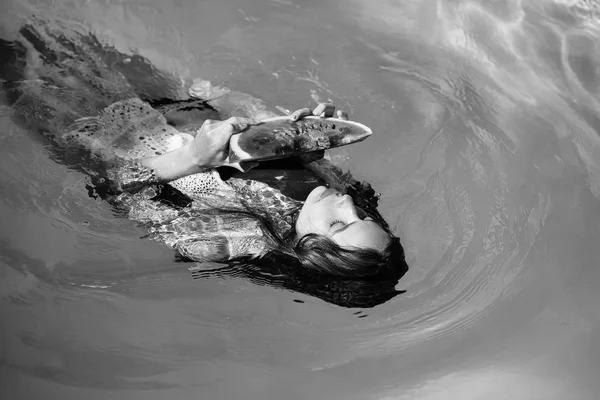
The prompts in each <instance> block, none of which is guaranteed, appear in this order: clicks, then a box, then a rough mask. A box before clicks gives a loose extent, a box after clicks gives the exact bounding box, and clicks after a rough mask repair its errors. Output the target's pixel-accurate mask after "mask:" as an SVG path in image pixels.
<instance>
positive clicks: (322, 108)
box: [290, 103, 348, 121]
mask: <svg viewBox="0 0 600 400" xmlns="http://www.w3.org/2000/svg"><path fill="white" fill-rule="evenodd" d="M334 111H335V106H334V105H333V104H331V103H319V105H318V106H316V107H315V108H314V109H313V110H311V109H310V108H301V109H300V110H296V111H294V112H293V113H291V114H290V119H291V120H292V121H298V120H299V119H302V118H303V117H306V116H308V115H315V116H318V117H322V118H331V117H333V113H334ZM336 114H337V117H338V118H339V119H343V120H345V121H347V120H348V114H347V113H346V112H344V111H342V110H338V111H337V113H336Z"/></svg>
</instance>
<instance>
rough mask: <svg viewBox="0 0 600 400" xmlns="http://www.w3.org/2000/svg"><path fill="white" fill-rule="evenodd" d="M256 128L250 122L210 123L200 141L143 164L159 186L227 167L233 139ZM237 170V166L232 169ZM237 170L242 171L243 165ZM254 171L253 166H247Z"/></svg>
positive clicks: (203, 126)
mask: <svg viewBox="0 0 600 400" xmlns="http://www.w3.org/2000/svg"><path fill="white" fill-rule="evenodd" d="M253 124H256V122H254V121H253V120H251V119H249V118H229V119H228V120H226V121H213V120H206V121H205V122H204V124H202V126H201V127H200V129H199V130H198V133H196V137H194V138H193V139H192V140H190V141H189V142H188V143H186V144H185V145H183V146H182V147H179V148H177V149H175V150H173V151H170V152H168V153H165V154H161V155H158V156H153V157H148V158H145V159H143V160H142V164H143V165H144V166H146V167H148V168H150V169H152V170H153V171H154V174H155V176H156V178H157V180H158V181H159V182H170V181H173V180H175V179H179V178H182V177H184V176H188V175H192V174H197V173H198V172H201V171H204V170H206V169H208V168H215V167H220V166H222V165H229V164H227V156H228V149H229V139H230V138H231V135H233V134H235V133H239V132H242V131H243V130H244V129H246V128H247V127H248V126H249V125H253ZM232 166H234V165H232ZM235 167H236V168H239V169H242V168H243V167H242V166H240V165H239V164H237V165H235ZM244 167H245V168H247V169H248V168H251V167H252V165H244Z"/></svg>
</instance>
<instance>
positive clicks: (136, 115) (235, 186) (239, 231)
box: [62, 98, 301, 261]
mask: <svg viewBox="0 0 600 400" xmlns="http://www.w3.org/2000/svg"><path fill="white" fill-rule="evenodd" d="M183 135H185V134H183ZM183 135H182V134H181V133H179V131H177V129H175V128H173V127H172V126H170V125H168V124H167V121H166V119H165V118H164V116H163V115H162V114H161V113H160V112H158V111H156V110H154V109H153V108H152V107H150V105H149V104H147V103H145V102H143V101H141V100H140V99H135V98H134V99H129V100H124V101H120V102H116V103H114V104H112V105H110V106H108V107H107V108H105V109H104V110H103V111H102V113H101V114H100V115H99V116H97V117H87V118H83V119H80V120H78V121H76V122H75V123H74V124H73V126H72V128H71V129H70V130H68V131H67V132H66V133H65V134H64V135H62V141H63V142H64V144H65V145H67V146H84V147H85V148H86V149H87V150H89V151H90V152H92V153H93V155H94V156H96V157H99V158H100V159H101V160H102V161H103V162H106V163H107V164H108V165H109V166H110V167H109V171H108V175H109V177H110V179H111V180H112V184H113V185H115V186H117V187H119V188H122V189H125V191H124V192H123V193H121V194H119V195H118V196H115V197H114V198H112V199H111V201H112V202H113V203H115V204H116V205H118V206H119V207H122V208H124V209H125V210H126V212H127V215H128V217H129V218H130V219H132V220H135V221H138V222H140V223H143V224H144V225H145V226H146V227H147V228H148V232H149V234H148V236H149V237H150V238H152V239H154V240H157V241H160V242H163V243H165V244H167V245H168V246H170V247H172V248H173V249H175V250H177V251H178V252H179V253H180V254H181V255H182V256H184V257H185V258H188V259H191V260H194V261H227V260H231V259H234V258H239V257H244V256H253V257H257V256H261V255H263V254H264V253H265V252H267V251H268V250H269V248H268V246H267V241H266V240H265V238H264V234H263V230H262V229H261V226H260V223H259V221H258V220H257V219H256V218H254V217H253V216H251V215H249V214H248V213H252V214H258V215H260V216H262V217H263V218H265V219H267V220H268V221H269V223H270V224H271V226H273V227H274V229H275V231H276V233H277V234H278V235H280V236H281V237H285V236H287V235H289V233H290V232H291V231H292V216H293V214H294V213H295V212H296V211H297V210H298V208H299V205H300V204H301V203H299V202H297V201H294V200H292V199H290V198H288V197H286V196H284V195H283V194H281V193H280V192H279V191H277V190H275V189H273V188H271V187H270V186H268V185H266V184H264V183H261V182H256V181H252V180H242V179H236V178H231V179H229V180H228V181H227V182H224V181H223V180H222V179H221V178H220V176H219V174H218V172H217V171H216V170H214V169H211V170H207V171H205V172H201V173H198V174H194V175H190V176H186V177H184V178H181V179H178V180H175V181H173V182H170V186H172V187H174V188H175V189H177V190H179V191H180V192H181V193H183V194H184V195H186V196H188V197H189V198H190V199H191V200H192V201H191V202H190V203H189V204H188V205H187V206H185V207H183V208H179V207H177V208H176V207H173V206H171V205H168V204H164V203H161V202H159V201H156V200H155V198H156V197H157V196H158V193H159V191H160V189H159V188H158V187H157V185H155V184H154V183H155V182H153V179H152V174H151V173H149V171H147V169H145V168H144V167H142V166H141V165H140V164H139V163H138V162H137V161H136V160H139V159H141V158H144V157H150V156H154V155H157V154H163V153H165V152H168V151H170V150H173V149H175V148H178V147H180V146H181V145H183V143H184V142H185V140H186V138H185V137H184V136H183Z"/></svg>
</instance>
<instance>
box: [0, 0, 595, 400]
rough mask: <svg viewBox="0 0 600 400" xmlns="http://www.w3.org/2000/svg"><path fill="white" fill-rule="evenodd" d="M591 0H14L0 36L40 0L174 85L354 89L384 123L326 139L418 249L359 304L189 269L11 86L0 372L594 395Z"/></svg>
mask: <svg viewBox="0 0 600 400" xmlns="http://www.w3.org/2000/svg"><path fill="white" fill-rule="evenodd" d="M595 4H596V3H594V2H591V1H590V2H586V1H560V2H558V1H557V2H550V1H538V2H521V1H517V0H504V1H497V2H474V1H471V2H466V1H432V0H423V1H411V2H392V1H388V0H375V1H369V2H364V1H359V0H354V1H352V2H339V1H334V0H330V1H327V2H312V1H289V2H288V1H259V0H252V1H241V0H239V1H235V0H231V1H228V2H218V1H209V2H200V3H198V2H194V1H191V0H181V1H172V2H165V3H161V2H153V3H140V2H127V3H125V2H111V1H108V2H102V1H90V2H87V3H86V5H85V7H84V6H82V5H79V4H72V3H71V2H63V3H57V2H55V3H53V4H52V5H45V4H37V2H29V3H27V4H18V2H14V3H10V4H9V5H7V9H8V10H9V12H8V13H7V14H5V15H4V16H2V17H1V19H0V20H1V21H2V29H1V30H0V32H1V33H2V37H3V38H13V37H14V35H15V32H16V28H17V27H18V24H17V23H16V20H17V19H18V18H17V17H24V16H27V15H29V13H31V12H32V11H35V12H36V13H37V14H38V15H39V14H43V15H46V16H48V17H52V18H53V19H54V18H57V19H59V20H68V21H79V22H80V23H81V24H82V27H79V28H77V29H91V30H93V31H94V32H95V34H96V35H97V37H99V38H101V39H102V40H105V41H107V42H108V43H111V44H113V45H115V46H116V47H117V49H119V50H121V51H129V50H130V49H135V51H138V52H139V53H140V54H141V55H143V56H145V57H148V58H149V59H150V60H151V61H152V62H153V63H154V64H155V65H156V66H157V67H159V68H161V69H163V70H166V71H169V72H171V73H174V74H176V75H178V76H181V77H182V84H185V83H186V82H189V81H190V80H191V79H192V78H195V77H202V78H204V79H210V80H211V81H213V82H214V83H216V84H223V85H225V86H228V87H231V88H233V89H236V90H239V91H242V92H246V93H249V94H251V95H253V96H255V97H258V98H260V99H263V100H264V101H265V102H266V103H267V104H269V105H270V106H271V107H275V106H280V107H284V108H288V109H292V108H294V107H297V106H298V105H305V104H307V103H309V104H312V102H314V101H319V100H326V99H331V100H333V101H334V102H335V103H336V104H338V105H340V106H341V107H342V108H345V109H347V110H349V111H351V115H352V117H353V118H355V119H357V120H359V121H361V122H364V123H366V124H367V125H369V126H371V127H372V128H373V131H374V132H375V135H374V136H373V137H372V138H370V139H369V140H368V141H366V142H364V143H361V145H360V146H353V147H349V148H344V149H338V150H336V151H335V152H334V154H333V155H332V157H333V158H334V159H335V160H336V161H337V162H338V163H339V164H340V165H342V166H344V167H345V168H349V169H351V170H352V171H353V174H354V175H355V176H357V177H359V178H362V179H366V180H368V181H370V182H372V183H373V185H374V187H376V188H377V189H378V190H379V191H381V192H382V193H383V197H382V212H383V214H384V216H385V217H386V219H387V220H389V221H391V222H392V226H393V227H394V229H395V231H396V233H397V234H399V235H400V236H401V237H402V240H403V243H404V245H405V249H406V250H407V256H408V260H409V265H410V270H409V272H408V273H407V274H406V276H405V277H404V279H403V280H402V281H401V282H400V284H399V286H398V288H399V289H403V290H406V293H405V294H404V295H402V296H399V297H397V298H395V299H394V300H392V301H390V302H388V303H385V304H383V305H381V306H379V307H377V308H375V309H372V310H342V309H340V308H336V307H335V306H332V305H329V304H325V303H323V302H320V301H318V300H316V299H313V298H310V297H306V296H301V295H298V294H295V293H290V292H285V291H281V290H277V289H275V288H269V287H263V286H257V285H254V284H252V283H250V282H247V281H244V280H242V279H222V278H217V277H215V278H213V279H207V280H202V281H191V280H190V279H188V277H187V275H186V273H185V271H184V272H182V271H181V268H182V267H181V266H180V265H177V263H174V262H173V260H172V254H171V253H170V252H169V251H168V250H166V249H164V248H162V247H161V246H159V245H157V244H155V243H150V242H146V241H144V240H143V239H140V238H139V237H140V236H141V235H142V234H143V232H142V231H141V230H140V229H138V228H137V227H135V226H133V225H132V224H130V223H129V222H128V221H124V220H122V219H117V218H115V217H114V215H113V213H112V211H111V210H110V209H108V206H107V205H106V204H103V203H102V202H99V201H94V200H92V199H90V198H89V197H88V196H87V192H86V190H85V184H83V183H82V179H83V175H81V174H80V173H78V172H76V171H69V170H67V169H66V168H64V167H62V166H60V165H58V164H56V163H55V162H53V161H52V159H51V158H50V156H49V150H48V149H47V146H46V145H45V144H44V143H43V142H41V141H40V140H38V139H36V138H35V136H34V135H32V134H31V133H28V132H24V131H23V130H22V129H21V128H19V127H17V126H15V125H14V124H13V123H12V122H11V114H10V113H11V112H10V110H9V109H8V108H7V107H3V108H2V109H1V110H0V121H1V122H0V126H2V128H3V129H2V131H3V133H2V136H1V139H0V140H1V141H2V157H0V168H1V171H2V174H1V178H0V185H1V186H0V188H2V192H3V196H2V199H1V200H0V216H1V218H2V221H3V223H2V228H1V229H0V246H1V248H2V258H1V262H2V265H1V266H0V278H1V279H0V289H1V291H0V293H2V307H0V313H1V314H0V316H1V321H2V326H3V329H2V330H1V332H0V336H1V337H0V339H2V343H3V346H4V349H2V351H1V352H0V356H1V357H2V363H0V368H2V374H3V375H4V376H6V377H7V379H3V380H2V381H1V382H0V389H1V391H0V393H6V394H12V393H19V394H20V395H21V397H27V396H34V397H35V395H36V394H39V393H45V394H46V395H49V396H51V397H57V398H65V397H66V398H70V397H69V396H71V397H72V396H73V395H74V393H78V396H79V397H80V394H81V393H83V392H85V396H86V397H89V398H94V396H95V397H97V398H104V397H106V396H107V395H109V394H112V395H115V396H117V397H118V396H122V395H123V393H126V394H127V396H128V397H133V398H136V397H142V396H144V398H147V397H148V396H150V397H152V396H154V397H156V398H164V397H165V394H167V396H174V397H176V398H179V397H181V398H189V397H190V396H191V395H198V394H201V397H202V396H204V397H205V398H211V399H212V398H223V399H231V398H257V399H258V398H260V399H265V398H286V399H295V398H298V399H300V398H346V399H348V398H350V399H364V398H425V399H445V398H455V397H460V398H466V399H478V398H490V399H494V398H516V399H520V398H522V399H530V398H564V397H566V398H573V399H593V398H595V397H594V395H595V394H596V393H598V391H599V390H600V386H599V384H598V382H597V376H596V375H597V370H598V367H599V363H600V353H599V352H598V350H597V346H594V345H593V344H594V343H595V341H597V339H598V335H599V334H600V330H599V324H600V312H599V311H598V310H599V309H600V307H598V306H599V305H600V296H599V295H598V291H597V290H596V288H597V287H598V284H600V271H599V270H598V265H600V250H598V245H597V241H598V240H597V238H598V237H599V235H598V234H599V233H600V232H599V231H600V214H599V213H598V200H599V197H600V166H599V164H600V154H599V153H598V152H599V144H598V129H599V128H600V122H599V121H600V119H599V118H598V111H597V110H599V109H600V107H599V104H598V87H599V86H598V67H597V64H598V63H597V53H598V52H597V46H598V38H599V34H600V32H599V27H600V25H599V24H598V23H597V21H598V18H597V17H598V10H597V9H596V8H594V5H595ZM70 23H72V22H70ZM67 25H68V24H67ZM105 286H108V288H104V287H105ZM294 300H299V301H301V302H299V303H298V302H295V301H294ZM359 317H360V318H359ZM5 343H6V344H7V345H4V344H5ZM92 388H94V389H92ZM98 389H99V390H98ZM148 389H162V390H160V391H159V390H156V391H154V392H149V391H148Z"/></svg>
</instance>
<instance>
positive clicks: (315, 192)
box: [305, 186, 327, 204]
mask: <svg viewBox="0 0 600 400" xmlns="http://www.w3.org/2000/svg"><path fill="white" fill-rule="evenodd" d="M325 190H327V188H326V187H325V186H317V187H316V188H314V189H313V190H312V191H311V192H310V193H309V194H308V196H307V197H306V201H305V203H309V204H311V203H314V202H315V201H316V200H317V199H318V198H319V196H320V195H321V193H323V192H324V191H325Z"/></svg>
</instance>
